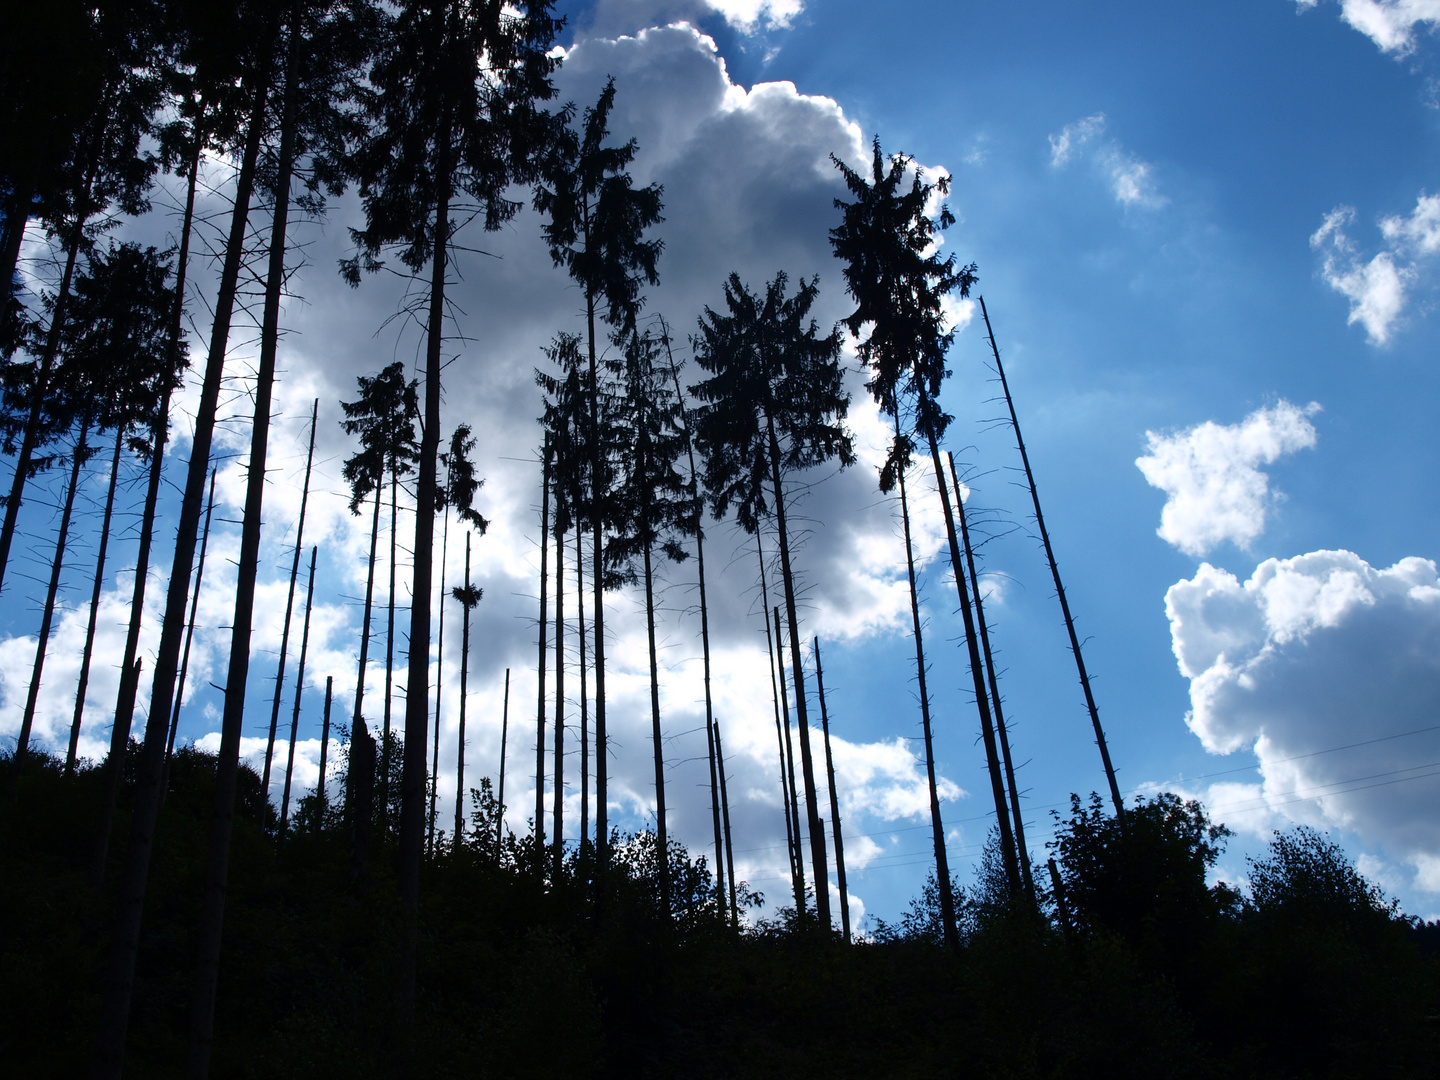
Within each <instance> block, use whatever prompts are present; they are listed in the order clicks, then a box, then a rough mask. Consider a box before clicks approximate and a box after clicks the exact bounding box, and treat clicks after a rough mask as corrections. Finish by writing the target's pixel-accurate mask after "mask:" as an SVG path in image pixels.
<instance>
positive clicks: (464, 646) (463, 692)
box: [455, 533, 470, 851]
mask: <svg viewBox="0 0 1440 1080" xmlns="http://www.w3.org/2000/svg"><path fill="white" fill-rule="evenodd" d="M465 592H466V594H467V596H468V594H469V592H470V534H469V533H466V534H465ZM461 606H462V607H463V608H464V609H465V612H464V615H462V616H461V617H462V618H463V619H464V622H462V623H461V630H460V739H459V743H458V750H457V753H456V756H455V849H456V850H457V851H458V850H459V849H460V840H461V837H463V836H464V835H465V702H466V699H467V695H468V693H469V678H470V604H469V601H468V600H467V601H462V602H461Z"/></svg>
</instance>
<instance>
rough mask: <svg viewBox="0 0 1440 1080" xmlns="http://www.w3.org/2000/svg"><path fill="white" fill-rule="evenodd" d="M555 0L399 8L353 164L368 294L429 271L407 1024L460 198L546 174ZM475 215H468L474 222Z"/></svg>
mask: <svg viewBox="0 0 1440 1080" xmlns="http://www.w3.org/2000/svg"><path fill="white" fill-rule="evenodd" d="M550 8H551V5H550V0H521V2H520V3H516V4H503V5H502V4H490V3H483V4H482V3H477V2H475V0H440V2H433V0H406V2H404V3H402V4H400V5H398V11H397V12H396V15H395V18H394V21H393V23H392V24H391V26H390V29H389V34H388V38H387V40H386V42H385V45H384V48H383V49H382V50H381V52H380V54H379V59H378V60H377V61H376V63H375V65H374V66H373V67H372V69H371V71H370V74H369V81H370V84H371V86H372V87H373V88H374V91H375V93H374V95H373V97H372V98H371V99H370V104H369V108H368V115H369V118H370V120H371V126H370V129H369V131H368V133H367V134H366V136H365V137H364V139H363V140H361V141H360V143H359V145H358V146H357V149H356V152H355V154H354V156H353V158H352V167H353V171H354V173H355V175H356V176H357V177H358V179H359V181H360V195H361V201H362V203H363V205H364V209H365V228H363V229H360V230H356V231H355V232H354V233H353V236H354V238H355V240H356V243H357V245H358V247H359V248H360V251H359V254H358V255H357V256H356V258H355V259H354V260H352V261H350V262H348V263H346V264H345V265H344V266H343V268H342V269H343V270H344V273H345V275H346V277H347V279H348V280H350V281H351V282H352V283H358V280H359V274H360V270H361V268H362V265H363V267H364V268H365V269H373V268H377V267H378V265H379V256H380V254H381V252H382V251H384V250H385V249H387V248H390V247H392V246H394V247H398V248H399V253H400V259H401V262H402V263H403V264H404V265H405V266H406V267H407V268H408V269H409V270H411V271H412V272H414V273H416V274H419V273H421V272H422V271H426V270H427V269H428V274H429V283H428V290H429V294H428V302H429V304H428V313H427V316H426V327H425V405H424V410H423V416H424V421H423V424H422V427H421V431H422V437H421V445H420V460H419V466H418V468H419V473H418V491H417V497H416V508H415V542H414V544H413V546H412V550H413V552H414V558H415V571H414V585H413V589H412V595H413V598H414V599H413V602H412V604H411V608H410V663H409V672H408V678H407V680H406V687H407V695H406V707H405V767H404V773H403V775H404V780H403V783H402V793H401V813H400V895H401V901H402V905H403V911H404V915H403V925H402V930H403V934H404V946H403V956H402V962H401V967H400V982H399V987H398V989H399V995H398V996H399V1004H400V1008H401V1012H402V1016H401V1020H402V1024H404V1025H405V1026H407V1027H408V1025H409V1023H410V1020H411V1018H412V1016H413V1006H414V995H415V948H416V935H417V933H418V929H417V925H418V924H417V919H418V905H419V896H420V856H421V849H422V847H423V842H424V836H425V806H424V800H425V771H426V770H425V742H426V738H425V737H426V729H427V727H428V726H429V725H428V723H427V721H428V718H429V711H430V709H429V701H430V692H429V682H430V680H429V662H430V604H431V595H432V581H433V579H434V575H433V572H432V570H433V567H432V560H433V554H432V549H433V542H434V536H435V490H436V477H437V459H438V456H439V449H440V446H439V444H440V371H441V351H442V346H443V337H444V325H443V324H444V314H445V285H446V272H447V268H448V265H449V256H450V250H451V245H452V244H453V242H454V232H455V226H456V222H457V220H465V219H466V218H460V217H458V216H457V215H456V210H457V209H458V208H459V203H458V201H459V200H462V199H464V198H469V199H472V200H474V203H475V204H476V215H477V216H479V217H480V218H481V219H482V220H483V221H484V224H485V227H486V229H487V230H495V229H498V228H500V227H501V226H502V225H503V224H504V223H505V222H507V221H509V220H510V219H511V218H512V217H514V215H515V214H516V212H518V210H519V209H520V204H518V203H515V202H512V201H510V200H508V199H507V198H506V197H505V192H506V190H507V189H508V188H509V187H510V185H511V184H513V183H528V182H530V181H532V180H533V179H534V178H535V176H536V171H537V164H538V162H539V159H540V156H541V153H542V151H544V150H545V149H546V147H547V145H548V144H549V142H550V138H551V134H552V129H553V126H554V125H553V122H552V120H551V117H550V116H549V114H546V113H543V112H542V111H540V103H541V102H543V101H545V100H548V99H549V98H550V97H551V96H552V95H553V93H554V89H553V87H552V86H551V83H550V76H551V74H552V72H553V71H554V69H555V66H556V65H557V64H558V63H559V60H558V58H557V57H555V56H553V55H551V51H550V48H551V45H552V43H553V42H554V39H555V34H556V32H557V31H558V30H559V27H560V25H561V24H560V22H559V21H558V20H556V19H555V18H554V17H552V15H551V10H550ZM469 216H471V215H466V217H467V218H468V217H469Z"/></svg>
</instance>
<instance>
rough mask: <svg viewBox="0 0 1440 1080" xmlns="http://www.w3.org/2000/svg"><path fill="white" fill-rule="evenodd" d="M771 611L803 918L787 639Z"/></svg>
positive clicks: (802, 868) (798, 897)
mask: <svg viewBox="0 0 1440 1080" xmlns="http://www.w3.org/2000/svg"><path fill="white" fill-rule="evenodd" d="M771 610H772V611H773V612H774V615H775V667H776V671H777V674H778V675H779V676H780V712H781V713H782V714H783V715H784V718H785V724H784V728H785V766H786V771H787V772H788V773H789V774H790V817H791V818H792V819H793V820H794V822H795V889H796V893H795V896H796V903H795V914H796V915H797V916H803V915H804V914H805V912H806V908H807V905H806V903H805V856H804V855H803V854H802V852H803V851H804V848H803V846H802V842H801V839H800V804H799V802H798V801H796V800H797V795H796V789H795V788H796V785H795V745H794V743H793V742H792V741H791V738H790V699H789V697H788V696H787V692H786V690H785V645H784V641H785V639H784V637H782V636H781V633H780V609H779V608H778V607H776V608H772V609H771Z"/></svg>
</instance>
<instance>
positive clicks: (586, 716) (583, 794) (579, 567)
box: [575, 487, 590, 851]
mask: <svg viewBox="0 0 1440 1080" xmlns="http://www.w3.org/2000/svg"><path fill="white" fill-rule="evenodd" d="M575 507H576V509H577V510H578V509H579V507H580V492H579V490H578V487H577V490H576V492H575ZM584 532H585V530H584V529H582V528H581V527H580V522H579V519H578V518H577V519H576V522H575V615H576V618H577V619H578V621H579V624H580V625H579V631H580V633H579V638H580V850H582V851H583V850H584V849H585V844H586V842H587V841H588V839H589V837H590V705H589V693H590V689H589V687H588V686H587V685H586V672H585V562H584V555H583V552H582V549H581V546H580V545H581V538H582V536H583V535H584Z"/></svg>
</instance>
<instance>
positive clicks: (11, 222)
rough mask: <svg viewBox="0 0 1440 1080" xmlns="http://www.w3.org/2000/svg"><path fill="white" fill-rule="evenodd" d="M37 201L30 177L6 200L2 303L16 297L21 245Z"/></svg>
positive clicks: (0, 259) (0, 242) (0, 243)
mask: <svg viewBox="0 0 1440 1080" xmlns="http://www.w3.org/2000/svg"><path fill="white" fill-rule="evenodd" d="M34 201H35V191H34V185H33V184H32V183H31V181H30V179H29V178H28V177H26V178H24V179H22V180H16V181H15V188H14V190H12V191H11V192H10V198H9V199H7V200H6V202H7V203H8V205H7V206H6V208H5V228H4V234H3V237H0V302H3V301H4V300H8V299H9V298H10V297H11V296H12V295H14V289H15V269H16V267H18V266H19V265H20V244H21V242H22V241H23V240H24V239H25V226H26V225H27V224H29V221H30V208H31V206H32V204H33V203H34Z"/></svg>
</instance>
